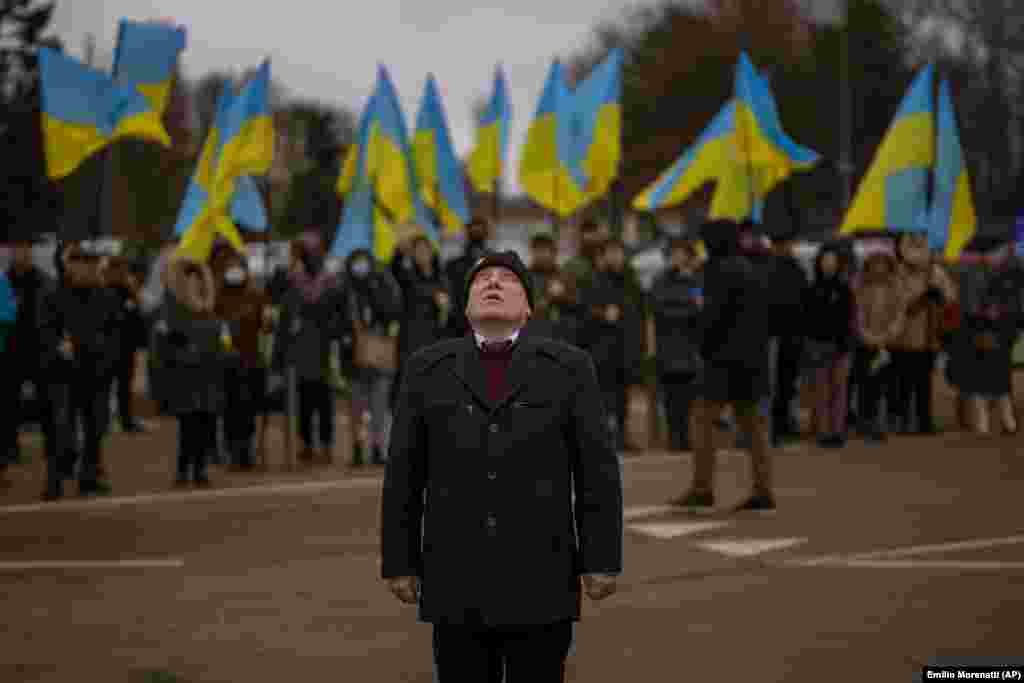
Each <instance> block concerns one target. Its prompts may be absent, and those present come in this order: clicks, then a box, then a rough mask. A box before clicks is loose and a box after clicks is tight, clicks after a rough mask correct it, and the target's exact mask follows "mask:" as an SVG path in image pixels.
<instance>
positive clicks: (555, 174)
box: [519, 61, 586, 218]
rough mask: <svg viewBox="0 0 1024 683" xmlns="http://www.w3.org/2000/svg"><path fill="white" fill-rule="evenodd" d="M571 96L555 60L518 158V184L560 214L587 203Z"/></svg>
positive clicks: (565, 213)
mask: <svg viewBox="0 0 1024 683" xmlns="http://www.w3.org/2000/svg"><path fill="white" fill-rule="evenodd" d="M570 97H571V95H570V93H569V91H568V88H567V87H566V85H565V80H564V79H563V77H562V66H561V64H560V63H559V62H558V61H555V62H554V63H553V64H552V65H551V70H550V71H549V72H548V79H547V82H546V83H545V84H544V90H543V91H542V92H541V96H540V102H538V104H537V111H536V113H535V114H534V117H533V121H532V122H531V123H530V128H529V130H528V131H527V134H526V144H525V145H524V147H523V154H522V157H521V158H520V160H519V184H520V185H522V187H523V190H524V191H525V192H526V194H527V195H528V196H529V197H530V198H531V199H533V201H535V202H537V203H538V204H540V205H541V206H543V207H544V208H546V209H548V210H550V211H553V212H555V213H556V214H557V215H559V216H561V217H563V218H564V217H566V216H569V215H571V214H572V213H573V212H575V211H576V210H577V209H578V208H580V207H581V206H583V204H584V203H586V196H585V194H584V190H583V188H584V187H585V184H586V178H581V177H580V176H581V175H582V171H581V169H580V167H579V164H574V163H573V138H574V137H575V136H574V135H573V132H572V129H571V121H570V118H571V117H570V112H571V106H572V103H571V101H570ZM581 181H582V182H581Z"/></svg>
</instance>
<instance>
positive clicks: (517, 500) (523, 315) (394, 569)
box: [381, 252, 623, 683]
mask: <svg viewBox="0 0 1024 683" xmlns="http://www.w3.org/2000/svg"><path fill="white" fill-rule="evenodd" d="M464 291H465V292H466V293H467V296H466V300H467V301H468V306H467V308H466V314H467V318H468V319H469V322H470V325H471V326H472V329H473V334H472V336H470V335H467V336H465V337H462V338H459V339H451V340H447V341H443V342H441V343H438V344H435V345H433V346H430V347H427V348H425V349H422V350H420V351H419V352H417V353H416V354H414V355H413V356H412V357H411V358H410V359H409V361H408V366H407V368H406V371H405V373H404V377H405V379H404V380H403V382H402V387H401V389H400V392H399V400H398V409H397V412H396V414H395V423H394V427H393V429H392V434H391V447H390V457H389V461H388V465H387V470H386V473H385V477H384V490H383V500H382V532H381V549H382V568H381V574H382V577H383V578H384V579H385V581H386V582H387V584H388V587H389V588H390V590H391V591H392V592H393V593H394V594H395V595H396V596H397V597H398V598H399V599H400V600H402V601H403V602H406V603H410V604H415V603H417V602H418V604H419V618H420V620H421V621H424V622H428V623H431V624H433V626H434V632H433V643H434V658H435V659H434V664H435V668H436V672H437V677H438V678H437V680H439V681H441V683H452V682H453V681H482V682H487V683H492V682H493V683H499V682H500V681H501V680H502V675H504V677H505V678H504V680H505V681H506V683H526V682H529V683H548V682H551V683H554V682H560V681H563V680H564V676H565V659H566V657H567V654H568V650H569V648H570V645H571V641H572V631H573V626H572V624H573V622H574V621H576V620H578V619H579V618H580V608H581V604H580V603H581V593H582V590H581V582H582V584H583V586H582V588H583V590H585V591H586V593H587V594H588V596H589V597H590V598H591V599H593V600H600V599H603V598H605V597H607V596H609V595H611V594H612V593H613V592H614V591H615V588H616V578H615V577H616V576H617V575H618V574H620V573H621V571H622V525H623V520H622V475H621V472H620V466H619V462H618V459H617V458H616V456H615V451H614V450H613V448H612V443H611V435H610V433H609V431H608V429H607V427H606V426H605V424H606V422H605V419H604V416H603V415H602V413H603V407H602V402H601V394H600V390H599V388H598V385H597V376H596V372H595V370H594V365H593V362H592V361H591V360H590V358H589V357H588V356H587V354H586V353H584V352H583V351H581V350H579V349H576V348H573V347H571V346H568V345H566V344H562V343H559V342H556V341H553V340H550V339H546V338H543V337H539V336H535V335H530V334H520V332H521V331H522V329H523V326H524V325H525V323H526V321H527V319H528V317H529V316H530V313H531V311H532V307H533V294H532V290H531V283H530V279H529V274H528V273H527V271H526V268H525V266H524V265H523V263H522V261H521V260H520V259H519V257H518V256H516V255H515V253H513V252H502V253H499V254H488V255H487V256H485V257H483V258H482V259H481V260H480V261H478V262H477V263H476V264H475V266H474V268H473V269H472V270H471V271H470V273H469V275H468V277H467V282H466V287H465V290H464ZM574 495H575V497H574ZM467 548H472V549H473V551H472V552H467V551H466V549H467Z"/></svg>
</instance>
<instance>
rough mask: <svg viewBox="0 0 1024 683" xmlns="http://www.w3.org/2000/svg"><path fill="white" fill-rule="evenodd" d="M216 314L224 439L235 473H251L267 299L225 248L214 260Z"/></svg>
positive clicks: (261, 394) (263, 381) (262, 397)
mask: <svg viewBox="0 0 1024 683" xmlns="http://www.w3.org/2000/svg"><path fill="white" fill-rule="evenodd" d="M212 264H213V268H212V269H213V277H214V280H215V281H216V289H217V295H216V296H217V298H216V303H215V305H214V315H215V317H216V318H217V319H218V320H221V321H223V323H224V325H226V332H227V334H226V335H225V339H224V341H225V342H226V344H225V346H226V367H225V377H224V379H225V382H224V388H225V396H224V399H225V404H224V417H223V419H224V437H225V441H226V445H227V451H228V454H229V461H230V464H231V467H232V468H233V469H239V470H248V469H252V467H253V465H254V462H253V457H252V448H253V436H254V435H255V434H256V415H257V413H258V412H259V411H260V409H261V406H262V405H263V404H264V402H265V401H266V393H267V392H266V387H267V363H266V360H265V359H264V358H263V355H262V354H261V352H260V336H261V335H262V334H264V333H266V332H268V331H269V329H270V315H269V313H270V303H271V302H270V297H269V296H268V295H267V294H266V293H265V292H262V291H260V289H259V288H258V287H257V285H256V284H255V283H254V282H253V279H252V275H251V274H250V272H249V268H248V263H247V262H246V259H245V258H244V257H242V256H241V255H240V254H239V253H238V252H236V251H235V250H234V249H232V248H230V247H223V248H221V250H220V251H219V252H215V253H214V254H213V258H212Z"/></svg>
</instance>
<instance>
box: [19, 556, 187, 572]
mask: <svg viewBox="0 0 1024 683" xmlns="http://www.w3.org/2000/svg"><path fill="white" fill-rule="evenodd" d="M184 566H185V561H184V560H182V559H180V558H173V559H165V560H100V561H88V560H82V561H79V560H56V561H53V560H43V561H36V562H0V572H5V571H6V572H20V571H29V570H36V569H181V568H182V567H184Z"/></svg>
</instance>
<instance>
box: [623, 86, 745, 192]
mask: <svg viewBox="0 0 1024 683" xmlns="http://www.w3.org/2000/svg"><path fill="white" fill-rule="evenodd" d="M735 113H736V102H735V100H730V101H729V102H727V103H726V105H725V106H724V107H723V108H722V109H721V110H720V111H719V112H718V113H717V114H715V117H714V118H713V119H711V123H709V124H708V125H707V127H706V128H704V130H703V131H701V134H700V135H699V136H698V137H697V141H696V142H695V143H694V144H693V145H692V146H691V147H690V148H689V149H687V150H686V151H685V152H684V153H683V155H682V156H680V157H679V158H678V159H677V160H676V161H675V163H673V164H672V165H671V166H670V167H669V168H668V169H667V170H666V171H664V172H663V173H662V174H661V175H660V176H659V177H658V178H657V179H656V180H655V181H654V182H653V183H652V184H651V185H649V186H648V187H647V188H646V189H644V191H643V192H641V193H640V194H639V195H637V197H636V198H635V199H634V200H633V208H635V209H638V210H640V211H655V210H657V209H663V208H667V207H670V206H675V205H677V204H680V203H682V202H684V201H685V200H686V198H687V197H689V196H690V195H691V194H693V193H694V192H696V191H697V190H699V189H700V188H702V187H703V186H704V185H706V184H707V183H709V182H712V181H714V180H717V179H718V178H719V176H720V175H721V173H722V169H723V168H724V166H725V164H726V162H727V161H729V162H730V163H734V162H732V161H731V160H730V155H733V154H735V152H734V151H732V150H730V149H729V146H730V145H732V144H733V143H734V136H733V131H734V126H733V120H734V117H735Z"/></svg>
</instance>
